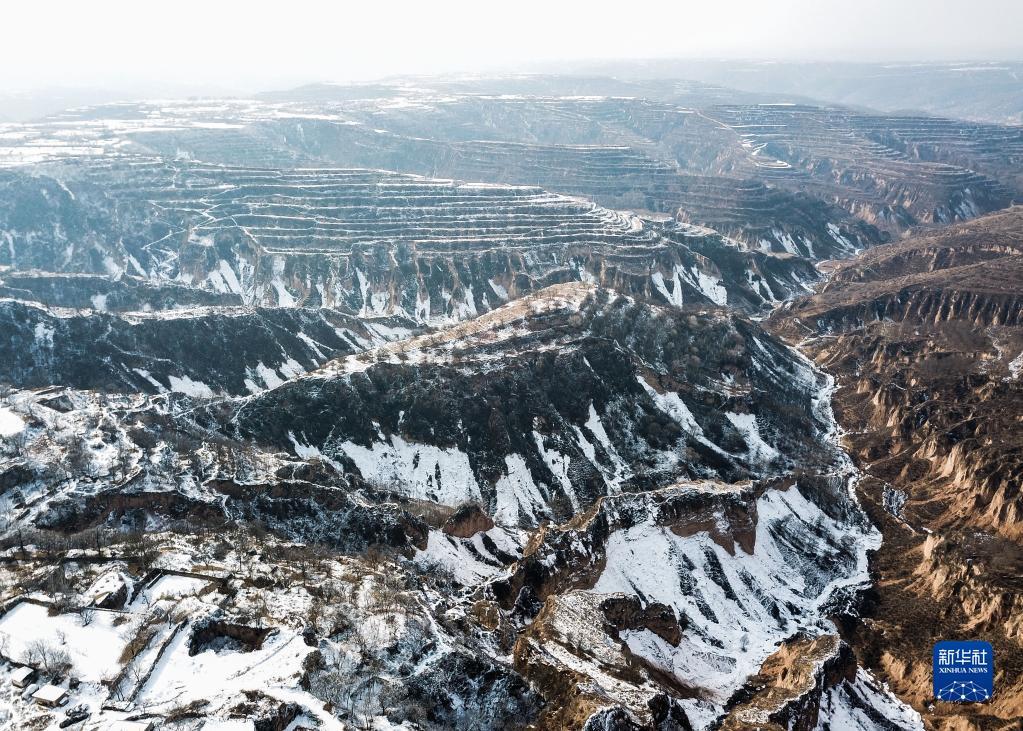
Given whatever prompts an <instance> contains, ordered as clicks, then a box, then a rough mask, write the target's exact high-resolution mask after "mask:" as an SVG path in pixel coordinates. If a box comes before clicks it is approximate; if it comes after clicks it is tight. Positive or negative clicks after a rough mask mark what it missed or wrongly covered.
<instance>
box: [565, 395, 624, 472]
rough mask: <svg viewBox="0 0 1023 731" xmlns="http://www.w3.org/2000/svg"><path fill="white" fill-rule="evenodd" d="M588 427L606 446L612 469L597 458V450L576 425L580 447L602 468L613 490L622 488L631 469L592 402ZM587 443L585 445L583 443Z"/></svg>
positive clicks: (594, 463) (602, 444) (599, 441)
mask: <svg viewBox="0 0 1023 731" xmlns="http://www.w3.org/2000/svg"><path fill="white" fill-rule="evenodd" d="M586 428H587V429H588V430H589V431H590V433H591V434H592V435H593V436H594V437H596V439H597V442H598V443H599V444H600V446H601V447H603V448H604V454H606V455H607V457H608V459H609V460H610V462H611V468H612V471H610V472H609V471H608V470H607V468H606V467H605V466H604V465H602V464H601V463H600V462H598V460H597V456H596V452H595V450H594V449H593V446H592V445H591V444H590V443H589V441H588V440H587V439H585V437H583V435H582V432H581V431H580V430H579V428H578V427H575V432H576V436H577V437H578V438H579V440H580V444H579V446H580V448H581V449H582V450H583V453H584V454H586V457H587V459H589V460H590V462H592V463H593V466H594V467H596V468H597V469H598V470H600V473H601V474H602V475H603V476H604V481H605V482H607V484H608V487H609V488H611V489H612V490H620V489H621V483H622V480H624V479H626V478H627V477H629V475H630V473H631V470H629V466H628V465H627V464H626V463H625V460H623V459H622V458H621V456H619V454H618V451H617V450H616V449H615V447H614V444H612V443H611V439H610V438H609V437H608V435H607V431H606V430H605V429H604V424H603V423H602V422H601V420H600V416H599V415H598V414H597V409H596V408H595V407H594V406H593V404H592V403H591V404H590V414H589V418H587V420H586ZM584 444H585V445H586V446H585V447H584V446H583V445H584Z"/></svg>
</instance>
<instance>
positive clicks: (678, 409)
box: [636, 376, 703, 436]
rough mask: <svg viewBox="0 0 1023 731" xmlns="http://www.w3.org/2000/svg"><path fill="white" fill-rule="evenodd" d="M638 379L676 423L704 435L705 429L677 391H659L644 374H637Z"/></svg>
mask: <svg viewBox="0 0 1023 731" xmlns="http://www.w3.org/2000/svg"><path fill="white" fill-rule="evenodd" d="M636 380H637V381H638V382H639V385H640V386H642V387H643V390H644V391H646V392H647V393H648V394H649V395H650V398H652V399H653V400H654V403H655V404H656V405H657V408H659V409H660V410H661V411H663V412H664V413H665V414H667V415H668V416H670V417H671V419H672V420H673V421H674V422H675V423H677V424H678V425H679V426H680V427H682V428H683V429H685V430H686V431H687V432H689V433H690V434H698V435H701V436H702V435H703V429H702V428H700V425H699V424H697V423H696V417H695V416H693V412H692V411H690V410H689V407H688V406H686V403H685V401H683V400H682V398H681V397H680V396H679V395H678V394H677V393H674V392H672V391H667V392H665V393H658V392H657V391H656V390H655V389H654V388H653V386H651V385H650V384H649V383H647V382H646V379H645V378H643V376H636Z"/></svg>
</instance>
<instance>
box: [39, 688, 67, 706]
mask: <svg viewBox="0 0 1023 731" xmlns="http://www.w3.org/2000/svg"><path fill="white" fill-rule="evenodd" d="M66 695H67V688H61V687H60V686H59V685H53V684H50V685H44V686H43V687H42V688H40V689H39V690H37V691H36V692H35V693H33V694H32V699H33V700H37V701H42V702H43V703H60V701H61V699H62V698H64V696H66Z"/></svg>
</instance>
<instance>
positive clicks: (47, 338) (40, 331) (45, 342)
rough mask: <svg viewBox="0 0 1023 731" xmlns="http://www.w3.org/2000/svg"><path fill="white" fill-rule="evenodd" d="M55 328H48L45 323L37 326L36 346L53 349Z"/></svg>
mask: <svg viewBox="0 0 1023 731" xmlns="http://www.w3.org/2000/svg"><path fill="white" fill-rule="evenodd" d="M53 332H54V330H53V328H52V327H47V326H46V325H44V324H43V323H41V322H40V323H38V324H36V329H35V341H36V345H37V346H38V347H41V348H52V347H53Z"/></svg>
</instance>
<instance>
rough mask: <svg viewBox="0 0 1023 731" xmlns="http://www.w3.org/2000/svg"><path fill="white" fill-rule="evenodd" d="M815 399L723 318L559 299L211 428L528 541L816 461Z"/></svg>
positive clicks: (314, 377)
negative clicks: (709, 486)
mask: <svg viewBox="0 0 1023 731" xmlns="http://www.w3.org/2000/svg"><path fill="white" fill-rule="evenodd" d="M815 384H816V376H815V374H813V373H812V372H811V371H810V370H809V369H808V368H807V367H806V365H805V364H804V363H802V362H801V361H799V360H798V359H795V358H794V357H793V356H792V354H791V353H790V352H789V351H787V350H785V349H784V348H781V347H779V345H778V344H777V343H776V342H775V341H773V340H772V339H770V338H768V337H766V336H765V335H764V334H763V333H762V332H760V331H759V330H758V329H757V328H755V327H752V326H751V325H750V324H749V323H748V322H746V321H743V320H741V319H739V318H736V317H733V316H731V315H729V314H728V313H726V312H718V311H699V310H691V311H689V312H679V311H676V310H672V309H667V308H657V307H653V306H650V305H644V304H638V303H635V302H632V301H630V300H629V299H627V298H624V297H621V296H618V295H615V294H613V293H608V292H605V291H601V290H597V289H595V288H594V287H592V286H588V285H579V284H571V285H559V286H557V287H553V288H550V289H548V290H544V291H543V292H541V293H540V294H538V295H534V296H530V297H526V298H523V299H520V300H517V301H516V302H513V303H511V304H509V305H505V306H504V307H502V308H499V309H497V310H495V311H493V312H492V313H490V314H488V315H485V316H482V317H480V318H477V319H476V320H473V321H472V322H470V323H467V324H465V325H461V326H458V327H455V328H452V329H449V330H446V331H443V332H441V333H438V334H435V335H434V334H428V335H423V336H419V337H416V338H413V339H411V340H405V341H401V342H399V343H395V344H393V345H388V346H384V347H382V348H379V349H377V350H372V351H369V352H367V353H363V354H360V355H357V356H350V357H348V358H345V359H341V360H339V361H335V362H334V363H332V364H330V365H328V366H326V367H324V368H322V369H321V370H319V371H315V372H313V373H310V374H308V375H306V376H303V377H300V378H297V379H295V380H292V381H289V382H288V383H286V384H284V385H282V386H280V387H278V388H275V389H273V390H271V391H268V392H266V393H264V394H262V395H260V396H258V397H255V398H250V399H246V400H244V401H241V402H238V403H237V404H234V403H232V404H225V405H224V406H225V407H227V408H229V409H230V410H229V411H228V412H227V413H225V414H223V415H220V414H219V413H218V412H217V411H216V410H214V411H212V412H211V415H213V416H214V417H215V418H217V420H218V421H221V422H228V423H230V424H232V425H235V428H236V429H237V435H238V436H239V437H242V438H246V439H253V440H255V441H256V442H257V443H260V444H265V445H268V446H270V447H272V448H273V449H287V450H294V451H295V452H296V453H297V454H300V455H302V454H317V455H321V456H322V458H323V459H325V460H328V461H334V462H338V463H344V464H350V465H353V466H354V467H355V468H357V469H358V471H359V472H360V473H361V475H362V477H363V478H364V479H367V480H369V481H371V482H376V483H379V484H382V485H387V486H389V489H392V490H396V491H398V492H402V493H405V494H407V495H408V496H410V497H414V498H417V499H427V500H432V501H435V502H440V503H443V504H447V505H452V506H454V505H457V504H459V503H462V502H465V501H479V502H481V503H482V504H483V506H484V507H485V508H486V509H487V511H488V512H489V513H490V514H491V515H493V516H494V517H495V519H496V520H497V522H498V523H500V524H503V525H513V526H514V525H527V526H535V525H537V524H538V523H539V522H540V521H541V520H544V519H550V518H554V519H557V520H567V519H568V518H570V517H571V516H572V515H574V514H575V513H578V512H579V511H580V510H582V509H585V508H586V507H587V506H588V505H590V504H591V503H592V502H593V501H594V500H595V499H597V498H598V497H600V496H603V495H608V494H614V493H617V492H620V491H623V490H634V489H649V488H651V487H656V486H659V485H663V484H665V482H667V481H670V480H672V479H675V478H676V477H677V476H678V475H680V474H681V475H688V476H691V477H698V476H699V477H705V476H706V477H710V476H713V477H721V478H724V479H727V480H730V481H734V480H740V479H743V478H746V477H748V476H751V475H752V476H759V475H764V474H767V473H769V472H775V471H778V470H786V469H793V468H795V467H796V466H800V467H804V468H805V467H807V466H808V465H816V464H821V463H826V462H827V461H828V460H829V459H831V457H830V456H829V454H828V453H827V451H826V450H823V449H822V447H821V446H820V444H819V438H818V434H819V432H820V431H821V429H822V428H823V427H822V426H821V424H820V422H819V417H818V415H817V414H816V413H815V412H814V398H815V397H816V385H815Z"/></svg>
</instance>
